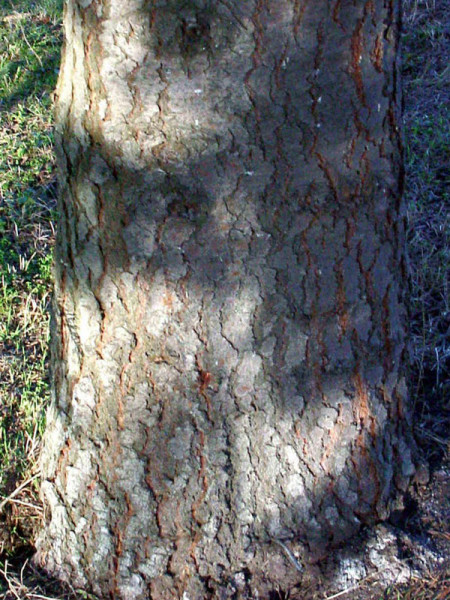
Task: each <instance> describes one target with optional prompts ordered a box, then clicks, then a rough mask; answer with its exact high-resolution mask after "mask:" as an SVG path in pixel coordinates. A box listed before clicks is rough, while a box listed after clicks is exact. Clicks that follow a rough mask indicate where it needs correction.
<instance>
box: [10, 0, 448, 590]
mask: <svg viewBox="0 0 450 600" xmlns="http://www.w3.org/2000/svg"><path fill="white" fill-rule="evenodd" d="M61 6H62V0H40V1H33V0H14V2H11V1H9V0H0V157H1V158H0V496H2V497H4V498H6V499H7V501H2V500H1V497H0V598H5V600H10V599H13V598H28V599H30V600H35V599H36V600H37V599H38V598H40V599H42V598H44V597H48V598H50V597H51V598H54V599H56V598H65V599H69V598H73V599H74V600H75V599H77V600H81V599H82V598H84V599H86V600H88V599H89V598H90V597H89V595H87V594H84V593H82V592H79V591H78V592H75V591H74V590H71V589H70V588H64V589H61V588H60V586H58V585H57V584H56V583H52V582H49V581H48V580H46V579H43V578H42V576H41V575H40V574H39V573H38V572H37V571H36V570H35V569H34V568H33V567H32V566H31V565H30V563H29V562H28V561H27V557H28V556H29V554H30V548H31V547H32V541H33V535H34V531H35V528H36V525H38V524H39V523H40V522H41V519H42V508H41V506H40V503H39V500H38V496H37V486H38V467H37V457H38V453H39V445H40V438H41V434H42V431H43V428H44V413H45V408H46V406H47V404H48V400H49V386H48V378H47V367H48V326H49V298H50V293H51V291H50V290H51V279H52V277H51V262H52V245H53V240H54V225H53V223H54V219H55V213H54V210H55V194H56V184H55V175H54V168H55V167H54V156H53V149H52V140H53V136H52V126H51V121H52V117H51V104H52V102H51V94H52V91H53V89H54V87H55V84H56V78H57V72H58V62H59V52H60V46H61V30H60V20H61ZM404 13H405V19H404V23H405V33H404V36H403V37H404V40H403V77H404V89H405V168H406V189H405V196H406V200H407V204H408V214H407V218H408V230H409V234H408V235H409V253H410V257H411V272H412V282H411V283H412V285H411V324H412V356H413V386H414V389H413V392H414V394H413V395H414V398H415V402H416V406H415V425H416V434H417V437H418V440H419V442H420V445H421V448H422V450H423V452H424V454H425V456H426V458H427V459H428V460H429V462H430V464H431V466H432V467H433V468H435V469H438V468H439V466H440V465H442V464H443V461H444V458H445V454H446V452H447V450H448V428H449V422H448V416H449V413H450V410H449V409H450V403H449V397H450V387H449V386H450V384H449V381H450V301H449V282H448V276H449V273H450V256H449V252H450V250H449V248H450V239H449V238H450V228H449V223H448V215H449V213H450V211H449V208H450V202H449V197H448V189H449V183H450V182H449V179H450V177H449V171H448V156H449V155H450V153H449V140H450V131H449V123H450V119H449V116H450V115H449V106H450V98H449V91H448V90H449V81H450V69H449V66H448V64H449V41H448V27H449V19H450V17H449V15H450V6H449V1H448V0H404ZM21 486H22V487H21ZM17 490H19V491H18V493H16V492H17ZM14 494H15V495H14ZM433 527H435V528H436V529H439V530H440V531H441V532H442V531H445V527H446V523H444V522H439V521H438V522H433ZM360 592H361V594H362V595H361V594H359V592H358V591H355V592H351V593H350V594H347V595H342V596H340V597H341V598H342V599H343V600H347V599H348V598H357V597H358V598H363V599H364V600H445V599H446V598H450V581H449V577H448V574H446V573H445V571H444V570H442V571H440V572H438V573H430V574H429V576H427V577H423V578H422V579H420V580H413V581H411V582H410V584H408V585H407V586H402V587H399V586H394V587H391V588H388V589H386V590H384V591H383V592H382V593H376V592H374V591H370V590H367V591H363V590H362V589H361V590H360ZM305 600H308V599H305Z"/></svg>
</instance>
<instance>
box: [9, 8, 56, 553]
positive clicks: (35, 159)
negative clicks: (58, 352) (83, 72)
mask: <svg viewBox="0 0 450 600" xmlns="http://www.w3.org/2000/svg"><path fill="white" fill-rule="evenodd" d="M60 14H61V3H60V2H59V1H57V0H53V1H51V2H50V1H47V2H45V3H42V2H39V3H38V2H25V1H19V2H17V1H15V2H14V3H11V2H6V1H1V2H0V157H1V159H0V235H1V237H0V493H1V494H2V495H4V496H8V495H9V494H11V493H12V492H13V491H14V490H15V489H16V488H17V487H18V486H19V485H20V484H21V483H23V482H24V481H27V480H30V483H29V484H28V485H27V486H25V487H24V488H23V490H22V492H21V494H20V495H18V496H16V497H14V498H13V499H12V500H11V501H10V502H8V503H7V504H6V505H5V506H3V507H2V510H1V511H0V551H2V552H1V553H2V554H3V555H4V556H8V555H12V554H14V553H15V552H16V551H17V550H19V549H20V548H23V547H29V543H30V538H31V537H32V535H33V529H34V526H35V524H36V523H37V522H39V521H40V518H41V511H42V509H41V507H40V505H39V503H38V502H37V494H36V491H37V481H36V479H33V478H32V475H34V474H35V473H36V471H37V466H36V465H37V461H36V459H37V456H38V451H39V443H40V438H41V435H42V432H43V428H44V414H45V407H46V405H47V403H48V399H49V389H48V377H47V370H48V364H47V357H48V326H49V298H50V289H51V262H52V243H53V238H54V226H53V220H54V206H55V197H54V196H55V176H54V157H53V148H52V146H53V136H52V126H51V120H52V118H51V111H52V102H51V93H52V91H53V89H54V87H55V84H56V77H57V72H58V62H59V51H60V45H61V33H60V25H59V23H60Z"/></svg>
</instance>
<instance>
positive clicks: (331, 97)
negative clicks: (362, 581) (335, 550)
mask: <svg viewBox="0 0 450 600" xmlns="http://www.w3.org/2000/svg"><path fill="white" fill-rule="evenodd" d="M398 11H399V7H398V2H397V0H367V1H360V0H354V1H349V0H334V1H328V0H327V1H325V0H317V1H312V0H310V1H308V0H239V2H234V0H227V1H225V0H223V1H217V2H216V1H209V0H195V1H194V0H192V1H187V0H186V1H182V0H165V1H158V0H103V1H101V0H68V2H67V3H66V10H65V35H66V42H65V49H64V57H63V62H62V67H61V74H60V80H59V84H58V89H57V93H56V96H57V135H58V153H59V156H58V160H59V168H60V205H59V210H60V222H59V229H58V240H57V251H56V291H55V303H54V304H55V310H54V312H55V314H54V320H53V332H52V335H53V342H52V344H53V357H52V364H53V386H54V402H53V405H52V408H51V410H50V413H49V417H48V425H47V432H46V435H45V440H44V450H43V458H42V469H43V484H42V494H43V498H44V502H45V506H46V518H47V521H46V526H45V530H44V532H43V533H42V535H41V537H40V539H39V540H38V557H39V560H40V561H41V563H42V564H44V565H45V567H46V568H47V569H48V570H49V571H51V572H52V573H54V574H56V575H57V576H59V577H61V578H63V579H67V580H69V581H70V582H71V584H72V585H74V586H78V587H83V588H86V589H89V590H92V591H94V592H95V593H96V594H97V595H98V596H99V597H100V598H114V599H123V600H135V599H136V600H141V599H154V600H162V599H167V600H169V599H170V600H173V599H177V598H179V599H181V598H183V599H184V600H187V599H189V600H204V599H206V598H228V597H229V598H232V597H242V598H243V597H246V595H247V596H249V597H254V598H256V597H258V594H259V597H260V598H266V597H268V596H269V593H270V591H271V590H272V589H276V588H277V586H279V585H281V586H282V587H283V588H284V589H286V587H288V586H289V585H290V584H291V583H294V582H295V581H297V580H298V578H299V573H298V571H297V568H296V566H295V565H294V564H293V562H292V560H290V557H289V556H288V554H287V552H286V547H289V548H290V549H291V551H292V552H294V551H295V552H297V554H298V552H300V553H301V557H300V558H299V561H313V560H320V559H321V558H322V557H323V556H324V555H325V554H326V553H327V552H328V551H329V549H330V548H331V547H333V546H335V545H337V544H339V543H341V542H342V541H344V540H346V539H348V538H349V537H351V536H352V535H354V534H355V533H356V532H358V531H359V530H360V528H361V526H362V525H364V524H372V523H375V522H377V521H380V520H383V519H385V518H386V517H387V515H388V514H389V506H390V502H391V500H392V498H393V497H394V496H395V494H396V492H397V491H398V490H404V489H405V487H406V486H407V483H408V480H409V478H410V477H411V475H412V474H413V472H414V467H413V464H412V461H411V453H410V450H409V447H408V442H407V431H408V424H407V415H408V409H407V403H406V400H407V392H406V386H405V372H404V368H405V355H406V349H405V311H404V308H403V303H402V295H403V292H404V288H405V264H404V229H403V225H404V223H403V216H402V209H401V148H400V142H399V133H398V126H397V123H398V121H399V116H398V108H399V96H398V81H397V67H396V56H397V40H398ZM283 544H284V545H285V547H283Z"/></svg>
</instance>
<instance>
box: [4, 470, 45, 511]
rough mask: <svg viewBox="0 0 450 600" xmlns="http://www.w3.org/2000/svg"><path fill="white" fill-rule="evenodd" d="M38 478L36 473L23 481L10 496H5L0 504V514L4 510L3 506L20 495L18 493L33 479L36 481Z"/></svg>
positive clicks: (38, 474) (38, 475)
mask: <svg viewBox="0 0 450 600" xmlns="http://www.w3.org/2000/svg"><path fill="white" fill-rule="evenodd" d="M38 477H40V473H36V475H33V477H30V478H29V479H27V480H26V481H24V482H23V483H21V484H20V485H19V487H17V488H16V489H15V490H14V491H13V492H12V494H10V495H9V496H6V498H3V500H2V501H1V502H0V513H1V512H2V511H3V509H4V508H5V506H6V505H7V504H8V502H11V501H12V500H13V499H14V498H15V497H16V496H17V495H18V494H20V492H21V491H22V490H23V489H24V488H26V487H27V485H29V484H30V483H32V482H33V481H34V480H35V479H37V478H38Z"/></svg>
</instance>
